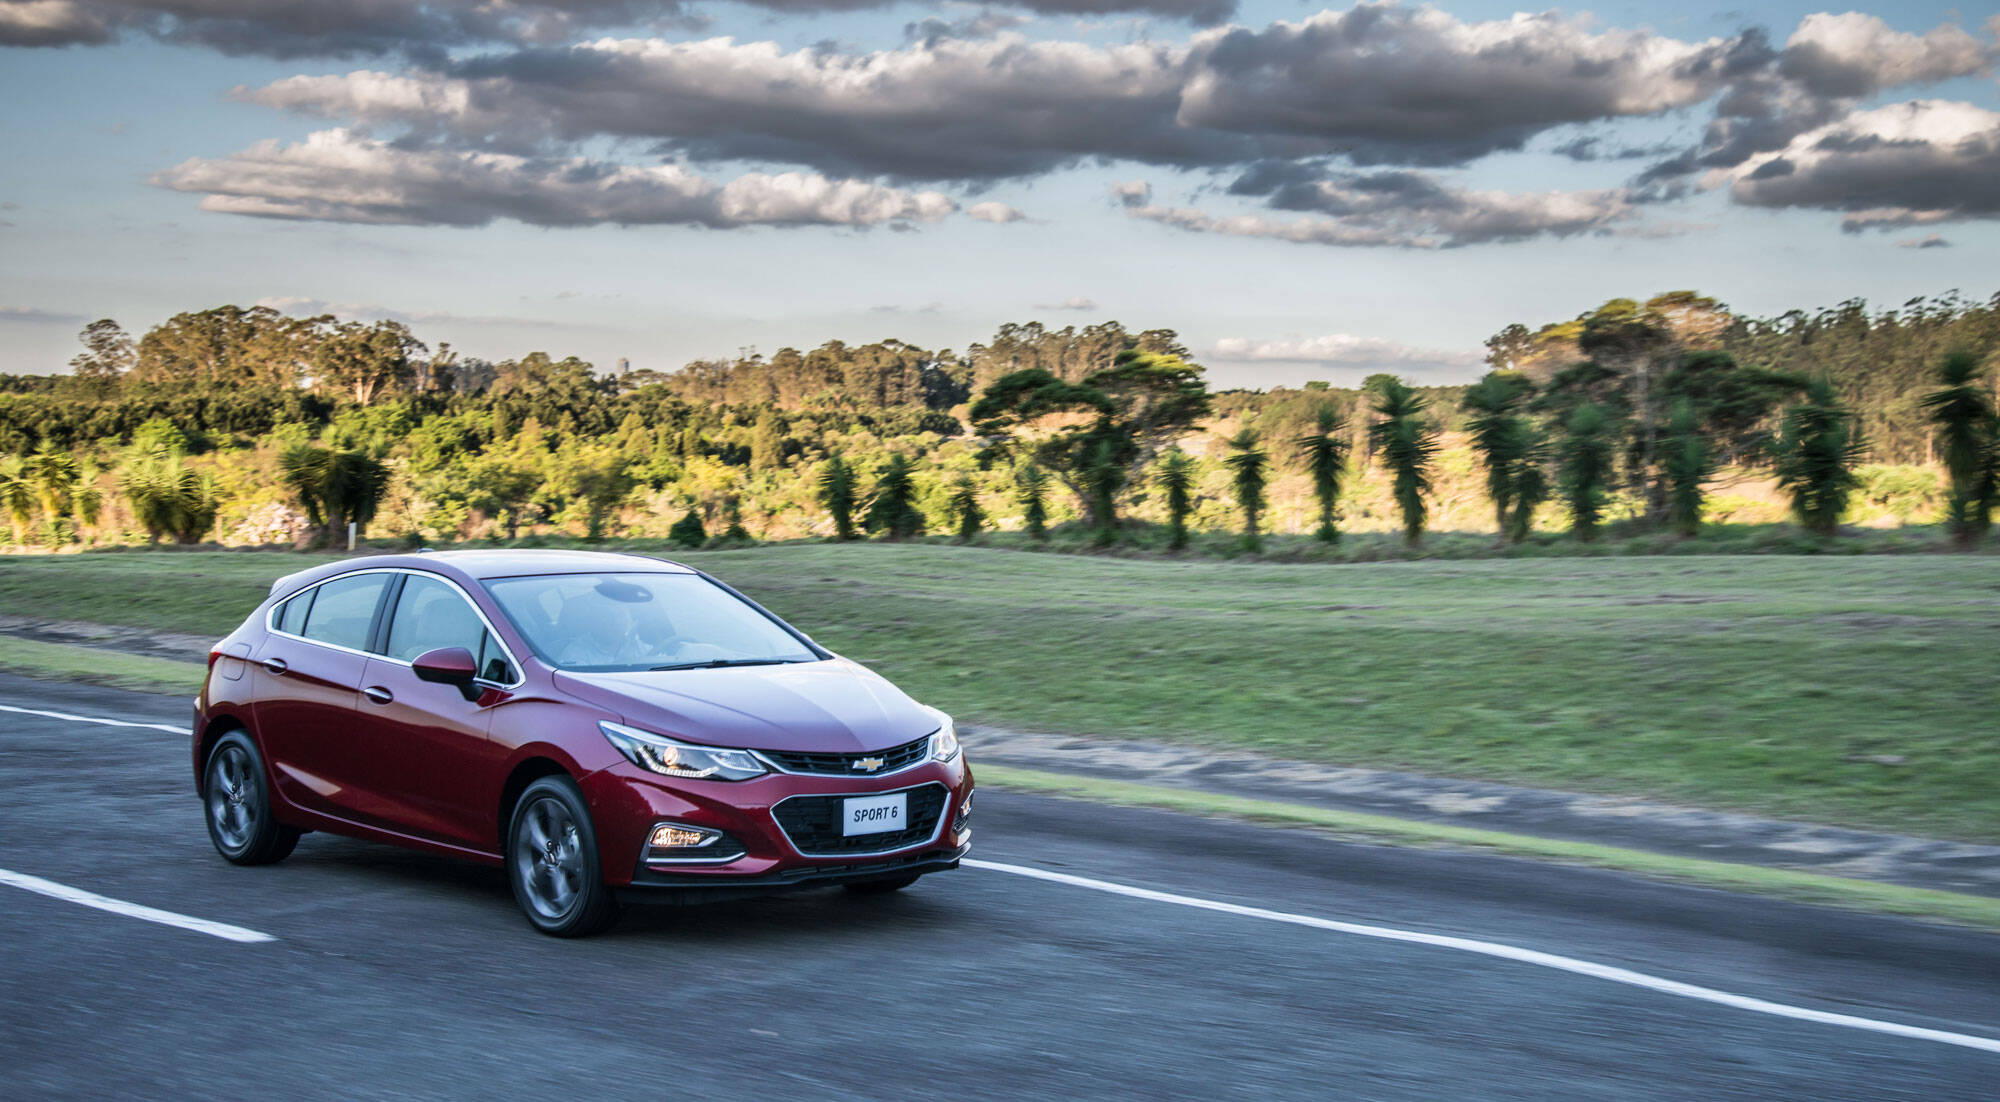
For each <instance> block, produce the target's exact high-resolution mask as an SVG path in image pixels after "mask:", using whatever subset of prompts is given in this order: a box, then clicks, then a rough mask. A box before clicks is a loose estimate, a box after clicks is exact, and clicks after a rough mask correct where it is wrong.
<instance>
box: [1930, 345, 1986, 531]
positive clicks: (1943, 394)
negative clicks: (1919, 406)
mask: <svg viewBox="0 0 2000 1102" xmlns="http://www.w3.org/2000/svg"><path fill="white" fill-rule="evenodd" d="M1980 374H1981V371H1980V366H1979V360H1978V358H1977V357H1976V356H1974V355H1973V354H1972V353H1970V352H1953V353H1951V354H1950V355H1948V356H1946V357H1945V358H1944V359H1943V361H1941V362H1940V363H1939V364H1938V369H1937V381H1938V385H1939V386H1940V387H1941V389H1939V390H1936V391H1933V392H1931V393H1930V394H1927V395H1925V396H1924V410H1925V412H1926V414H1927V415H1928V416H1929V418H1930V422H1931V424H1933V425H1936V426H1937V444H1938V451H1939V453H1940V455H1941V457H1942V458H1943V459H1944V469H1945V473H1946V475H1947V476H1948V477H1949V478H1950V480H1951V497H1950V500H1949V502H1948V503H1947V509H1948V512H1947V514H1946V517H1947V521H1948V523H1949V524H1950V526H1951V533H1952V537H1953V538H1954V539H1956V540H1957V541H1958V542H1959V544H1960V545H1961V546H1966V547H1970V546H1972V545H1973V544H1976V543H1977V542H1979V539H1980V537H1982V536H1984V535H1985V534H1986V531H1987V529H1988V528H1990V527H1992V524H1993V509H1994V506H1995V504H1996V501H1995V498H1996V497H2000V493H1996V491H1997V490H2000V422H1996V420H1995V417H1994V411H1993V400H1992V398H1991V397H1990V396H1989V395H1988V394H1987V392H1986V388H1985V387H1984V386H1982V385H1980V378H1979V377H1980Z"/></svg>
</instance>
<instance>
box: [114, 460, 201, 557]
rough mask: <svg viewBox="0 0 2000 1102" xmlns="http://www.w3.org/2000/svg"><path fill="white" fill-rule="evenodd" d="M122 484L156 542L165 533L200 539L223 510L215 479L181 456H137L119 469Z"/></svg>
mask: <svg viewBox="0 0 2000 1102" xmlns="http://www.w3.org/2000/svg"><path fill="white" fill-rule="evenodd" d="M118 486H119V489H120V491H121V492H123V493H124V495H125V499H126V500H127V501H129V502H130V503H131V505H132V513H133V515H134V516H135V517H137V518H138V521H139V524H140V526H141V527H143V528H145V529H146V534H147V535H148V536H149V537H150V538H151V539H152V540H153V542H155V543H157V542H159V540H160V538H161V537H162V536H172V537H173V538H174V539H175V540H176V541H178V542H180V543H199V542H201V538H202V536H204V535H206V534H207V533H208V531H209V529H211V528H213V527H215V518H216V515H217V514H218V513H219V512H221V510H222V491H221V489H220V488H219V487H218V486H217V485H216V484H215V479H214V478H213V477H211V476H210V475H208V474H207V473H205V472H197V471H195V470H194V469H192V468H190V467H188V466H187V464H186V463H185V462H184V461H183V460H182V459H181V458H180V457H179V456H173V455H168V456H139V457H136V458H134V459H133V460H132V461H131V462H129V463H127V464H126V465H125V467H124V468H123V469H122V470H121V471H120V472H119V477H118Z"/></svg>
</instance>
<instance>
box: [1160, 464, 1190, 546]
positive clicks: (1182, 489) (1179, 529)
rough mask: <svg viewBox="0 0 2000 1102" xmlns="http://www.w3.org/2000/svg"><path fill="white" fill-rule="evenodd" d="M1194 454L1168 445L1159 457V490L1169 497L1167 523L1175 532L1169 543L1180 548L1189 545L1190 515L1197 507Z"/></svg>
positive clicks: (1168, 544)
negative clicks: (1188, 520) (1195, 499)
mask: <svg viewBox="0 0 2000 1102" xmlns="http://www.w3.org/2000/svg"><path fill="white" fill-rule="evenodd" d="M1194 476H1195V464H1194V457H1193V456H1191V455H1189V454H1188V453H1186V452H1184V451H1182V450H1180V449H1179V448H1168V449H1167V451H1166V453H1165V454H1164V455H1162V456H1161V457H1160V470H1159V474H1158V475H1156V476H1155V478H1156V480H1157V481H1158V482H1159V484H1160V492H1161V493H1163V494H1165V495H1166V497H1167V525H1168V527H1169V530H1170V531H1171V532H1172V533H1173V535H1172V537H1171V538H1170V539H1169V540H1168V542H1167V546H1168V547H1169V548H1171V549H1173V550H1175V551H1179V550H1181V549H1183V548H1185V547H1186V546H1187V518H1188V513H1189V512H1191V511H1192V510H1193V508H1194Z"/></svg>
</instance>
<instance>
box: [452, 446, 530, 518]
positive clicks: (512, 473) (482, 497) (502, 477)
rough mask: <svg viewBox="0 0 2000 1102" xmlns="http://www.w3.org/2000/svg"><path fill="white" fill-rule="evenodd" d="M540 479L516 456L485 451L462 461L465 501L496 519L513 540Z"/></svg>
mask: <svg viewBox="0 0 2000 1102" xmlns="http://www.w3.org/2000/svg"><path fill="white" fill-rule="evenodd" d="M540 481H541V478H540V476H539V475H537V474H536V473H535V471H534V470H533V469H532V468H530V467H529V466H528V465H527V464H525V463H523V462H521V461H520V459H519V458H517V457H515V456H512V455H508V454H505V453H497V452H487V453H485V454H482V455H479V456H475V457H474V458H472V459H471V460H469V461H467V463H466V464H465V473H464V476H463V486H464V489H465V499H466V504H467V505H469V506H470V507H472V508H474V509H477V510H479V511H480V512H482V513H485V514H486V515H487V516H489V517H492V518H493V519H495V520H496V521H498V522H500V523H501V524H502V525H504V526H505V527H506V529H507V538H508V539H513V538H514V537H515V536H516V535H518V534H519V532H520V529H521V512H522V510H523V509H524V508H525V507H526V505H527V503H528V499H529V498H530V497H531V496H533V495H534V492H535V487H536V486H537V485H538V484H539V483H540Z"/></svg>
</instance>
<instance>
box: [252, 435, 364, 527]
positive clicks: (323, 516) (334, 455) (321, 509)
mask: <svg viewBox="0 0 2000 1102" xmlns="http://www.w3.org/2000/svg"><path fill="white" fill-rule="evenodd" d="M278 477H279V479H280V481H282V482H283V483H284V485H285V488H286V489H288V490H290V491H291V495H292V500H293V502H294V503H295V504H297V505H298V506H299V508H301V509H303V510H305V513H306V520H307V521H308V522H309V523H310V524H311V525H312V526H313V527H314V528H315V529H316V530H317V532H316V536H315V538H316V542H324V541H325V540H327V539H329V538H338V537H339V536H340V535H342V534H344V532H345V530H346V528H347V526H348V524H349V523H352V524H354V525H356V526H357V527H358V528H361V529H366V528H367V527H368V522H369V521H371V520H373V519H375V510H376V508H377V507H378V506H379V505H381V503H382V497H383V495H384V494H386V493H387V492H388V489H389V469H388V468H387V467H385V466H383V465H382V464H381V463H380V462H379V461H377V460H375V459H373V458H370V457H369V456H368V455H367V454H366V453H364V452H360V451H335V450H333V449H331V448H319V447H314V446H312V445H310V444H295V445H293V446H291V447H289V448H286V449H285V450H284V451H282V452H280V453H279V454H278Z"/></svg>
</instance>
